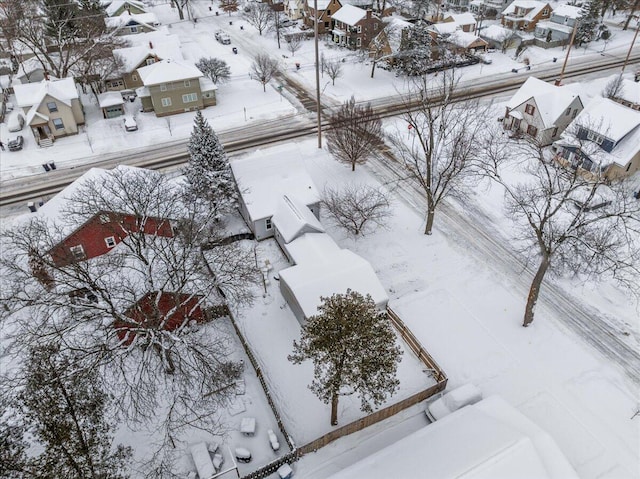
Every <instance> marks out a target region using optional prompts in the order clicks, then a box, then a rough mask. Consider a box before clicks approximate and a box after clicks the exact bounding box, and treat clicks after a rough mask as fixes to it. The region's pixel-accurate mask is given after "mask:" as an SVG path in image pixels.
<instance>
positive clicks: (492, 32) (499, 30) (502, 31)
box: [480, 25, 515, 41]
mask: <svg viewBox="0 0 640 479" xmlns="http://www.w3.org/2000/svg"><path fill="white" fill-rule="evenodd" d="M480 35H481V36H482V37H484V38H488V39H489V40H497V41H502V40H505V39H507V38H509V37H511V36H513V35H515V33H514V32H513V30H509V29H508V28H504V27H501V26H500V25H489V26H488V27H487V28H483V29H482V31H481V32H480Z"/></svg>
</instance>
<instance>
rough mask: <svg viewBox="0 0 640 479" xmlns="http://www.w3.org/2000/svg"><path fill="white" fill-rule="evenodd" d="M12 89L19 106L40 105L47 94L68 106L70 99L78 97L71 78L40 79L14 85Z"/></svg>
mask: <svg viewBox="0 0 640 479" xmlns="http://www.w3.org/2000/svg"><path fill="white" fill-rule="evenodd" d="M13 91H14V94H15V97H16V103H17V105H18V106H19V107H21V108H24V107H28V106H33V105H40V103H41V102H42V100H43V99H44V98H45V96H47V95H49V96H51V97H52V98H55V99H56V100H59V101H61V102H63V103H64V104H66V105H69V106H70V105H71V100H74V99H77V98H78V90H77V88H76V83H75V81H74V80H73V78H62V79H61V80H42V81H41V82H39V83H26V84H24V85H15V86H14V88H13Z"/></svg>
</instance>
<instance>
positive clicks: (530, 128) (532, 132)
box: [527, 125, 538, 137]
mask: <svg viewBox="0 0 640 479" xmlns="http://www.w3.org/2000/svg"><path fill="white" fill-rule="evenodd" d="M527 134H528V135H531V136H533V137H535V136H536V135H537V134H538V129H537V128H536V127H535V126H533V125H529V126H528V127H527Z"/></svg>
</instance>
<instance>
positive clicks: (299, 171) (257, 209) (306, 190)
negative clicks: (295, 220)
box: [231, 148, 320, 240]
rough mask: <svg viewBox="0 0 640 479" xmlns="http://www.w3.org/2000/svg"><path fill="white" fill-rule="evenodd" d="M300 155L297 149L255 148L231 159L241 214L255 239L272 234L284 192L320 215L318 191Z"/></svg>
mask: <svg viewBox="0 0 640 479" xmlns="http://www.w3.org/2000/svg"><path fill="white" fill-rule="evenodd" d="M296 153H298V154H297V155H296ZM299 158H300V156H299V152H298V151H297V148H296V149H294V150H293V152H292V151H291V150H290V149H286V151H284V152H282V151H280V150H278V151H273V152H270V153H268V154H265V153H264V152H262V151H260V150H258V151H257V152H255V153H253V154H252V155H250V156H248V157H246V158H238V159H235V160H234V161H232V162H231V171H232V172H233V177H234V179H235V182H236V185H237V187H238V192H239V197H240V199H239V209H240V214H241V215H242V217H243V219H244V220H245V222H246V223H247V225H248V226H249V228H250V229H251V231H252V233H253V234H254V236H255V238H256V239H257V240H262V239H266V238H270V237H272V236H274V235H275V228H274V224H273V216H274V214H275V213H276V211H277V209H278V205H279V204H280V201H281V199H282V196H283V195H287V196H288V197H289V198H295V201H296V202H297V204H303V205H305V206H306V207H307V208H308V209H309V210H310V211H311V213H313V215H314V216H315V217H316V219H317V218H319V217H320V194H319V192H318V189H317V188H316V186H315V184H314V183H313V180H312V179H311V177H310V176H309V173H307V171H306V169H305V167H304V165H303V164H302V163H301V162H300V160H299Z"/></svg>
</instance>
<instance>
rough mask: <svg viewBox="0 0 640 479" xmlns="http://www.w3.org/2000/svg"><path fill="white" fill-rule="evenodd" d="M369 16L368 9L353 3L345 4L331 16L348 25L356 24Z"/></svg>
mask: <svg viewBox="0 0 640 479" xmlns="http://www.w3.org/2000/svg"><path fill="white" fill-rule="evenodd" d="M366 16H367V11H366V10H363V9H362V8H359V7H355V6H353V5H343V6H342V7H340V9H339V10H338V11H337V12H336V13H334V14H333V15H332V16H331V18H332V19H334V20H335V21H337V22H342V23H345V24H347V25H355V24H356V23H358V22H359V21H360V20H362V19H363V18H365V17H366Z"/></svg>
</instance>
